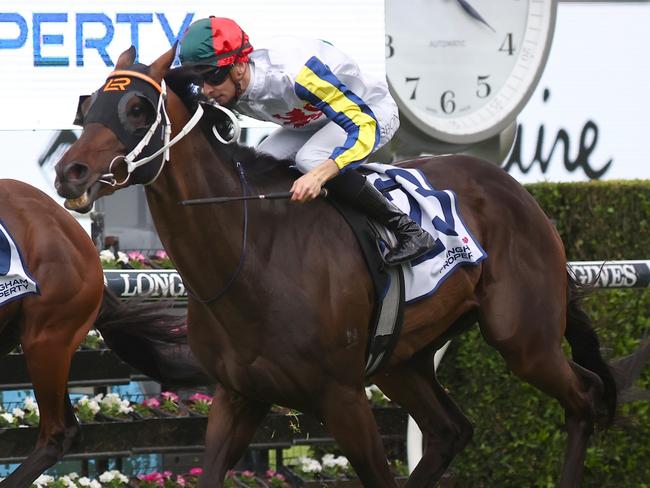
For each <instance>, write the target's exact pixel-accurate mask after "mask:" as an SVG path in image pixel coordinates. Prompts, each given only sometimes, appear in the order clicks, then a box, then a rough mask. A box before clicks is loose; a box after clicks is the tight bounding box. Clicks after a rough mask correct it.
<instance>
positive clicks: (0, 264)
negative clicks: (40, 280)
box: [0, 220, 40, 307]
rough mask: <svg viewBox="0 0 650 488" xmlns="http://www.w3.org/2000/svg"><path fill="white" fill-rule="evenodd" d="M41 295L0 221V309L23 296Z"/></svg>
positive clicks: (18, 251) (16, 247)
mask: <svg viewBox="0 0 650 488" xmlns="http://www.w3.org/2000/svg"><path fill="white" fill-rule="evenodd" d="M29 294H37V295H38V294H40V291H39V288H38V284H37V283H36V281H35V280H34V279H33V278H32V277H31V276H30V275H29V272H28V271H27V269H26V268H25V263H24V262H23V258H22V255H21V254H20V250H19V249H18V246H17V245H16V243H15V242H14V240H13V238H12V237H11V235H10V234H9V231H8V230H7V229H6V227H5V225H4V222H2V220H0V307H2V306H3V305H5V304H7V303H9V302H11V301H12V300H16V299H18V298H21V297H22V296H23V295H29Z"/></svg>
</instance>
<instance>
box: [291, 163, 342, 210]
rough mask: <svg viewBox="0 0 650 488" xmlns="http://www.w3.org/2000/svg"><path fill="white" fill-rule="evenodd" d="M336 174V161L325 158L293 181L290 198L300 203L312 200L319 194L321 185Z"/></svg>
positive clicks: (337, 169)
mask: <svg viewBox="0 0 650 488" xmlns="http://www.w3.org/2000/svg"><path fill="white" fill-rule="evenodd" d="M337 174H339V167H338V166H337V165H336V162H334V160H333V159H327V160H326V161H324V162H323V163H321V164H319V165H318V166H316V167H315V168H314V169H312V170H311V171H309V172H307V173H305V174H304V175H302V176H301V177H300V178H298V179H297V180H296V181H294V182H293V186H292V187H291V191H292V192H293V195H292V196H291V200H292V201H294V202H300V203H304V202H308V201H310V200H313V199H314V198H316V197H317V196H318V195H319V194H320V190H321V188H322V187H323V185H324V184H325V183H326V182H327V181H329V180H330V179H332V178H333V177H334V176H336V175H337Z"/></svg>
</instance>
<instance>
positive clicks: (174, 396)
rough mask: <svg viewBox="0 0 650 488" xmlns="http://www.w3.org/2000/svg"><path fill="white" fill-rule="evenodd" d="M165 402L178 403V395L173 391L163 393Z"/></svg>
mask: <svg viewBox="0 0 650 488" xmlns="http://www.w3.org/2000/svg"><path fill="white" fill-rule="evenodd" d="M160 396H161V397H163V398H164V399H165V400H171V401H172V402H178V395H177V394H176V393H174V392H171V391H163V392H162V393H161V394H160Z"/></svg>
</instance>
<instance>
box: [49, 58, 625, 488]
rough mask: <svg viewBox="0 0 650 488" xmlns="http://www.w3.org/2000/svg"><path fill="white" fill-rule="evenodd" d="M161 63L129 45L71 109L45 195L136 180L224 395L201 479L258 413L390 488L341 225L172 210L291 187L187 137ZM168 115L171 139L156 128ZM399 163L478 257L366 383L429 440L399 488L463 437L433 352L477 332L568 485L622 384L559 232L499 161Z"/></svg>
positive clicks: (439, 469) (183, 103) (271, 210)
mask: <svg viewBox="0 0 650 488" xmlns="http://www.w3.org/2000/svg"><path fill="white" fill-rule="evenodd" d="M174 52H175V51H174V49H172V50H170V51H168V52H167V53H165V54H164V55H162V56H161V57H160V58H158V59H157V60H156V61H155V62H154V63H152V64H151V65H149V66H147V65H143V64H134V60H135V49H134V48H133V47H131V48H130V49H128V50H127V51H125V52H123V53H122V54H121V55H120V57H119V59H118V62H117V64H116V70H115V71H114V72H113V73H111V74H110V75H109V77H108V79H107V81H106V83H105V84H104V85H103V86H102V87H101V88H100V89H99V90H98V91H97V92H95V94H94V95H93V96H92V97H91V98H89V99H86V101H84V102H83V103H80V107H79V111H78V114H77V120H78V121H79V122H80V123H81V124H82V125H83V127H84V129H83V132H82V134H81V136H80V138H79V140H78V141H77V142H75V143H74V144H73V145H72V146H71V147H70V148H69V149H68V151H67V152H66V153H65V154H64V155H63V156H62V158H61V160H60V161H59V162H58V164H57V166H56V172H57V177H56V187H57V190H58V193H59V194H60V195H61V196H63V197H65V198H66V199H67V201H66V206H67V207H68V208H70V209H75V210H77V211H80V212H85V211H89V210H90V208H91V206H92V204H93V202H94V201H95V200H96V199H97V198H100V197H101V196H103V195H107V194H110V193H112V192H114V191H117V190H119V189H121V188H123V187H126V186H129V185H131V184H135V183H143V184H146V185H147V186H146V196H147V201H148V204H149V207H150V210H151V213H152V216H153V219H154V221H155V225H156V228H157V230H158V232H159V235H160V238H161V240H162V242H163V245H164V247H165V249H166V250H167V252H168V253H169V255H170V256H171V258H172V259H173V261H174V263H175V265H176V267H177V269H178V271H179V272H180V274H181V276H182V278H183V281H184V283H185V284H186V287H187V289H188V294H189V301H188V337H189V343H190V347H191V349H192V351H193V352H194V354H195V355H196V356H197V358H198V359H199V361H200V362H201V364H202V365H203V366H204V367H205V369H206V370H207V371H208V372H209V373H210V374H211V375H213V376H214V377H215V378H217V380H218V382H219V383H220V385H221V386H222V388H219V389H218V390H217V392H216V395H215V398H214V400H213V403H212V407H211V410H210V414H209V418H208V427H207V433H206V446H205V449H206V450H205V455H204V465H203V475H202V477H201V479H200V482H199V484H200V486H202V487H206V486H223V485H222V483H223V479H224V476H225V475H226V472H227V471H228V469H230V468H231V467H232V466H233V465H234V464H235V462H236V461H237V460H238V459H239V458H240V456H241V455H242V453H243V452H244V450H245V448H246V447H247V445H248V443H249V442H250V441H251V438H252V436H253V434H254V432H255V430H256V428H257V426H258V425H259V424H260V422H261V421H262V420H263V419H264V417H265V416H266V414H267V412H268V411H269V406H270V405H271V404H279V405H284V406H287V407H292V408H295V409H298V410H302V411H309V412H313V413H315V414H316V415H318V416H319V417H320V418H321V419H322V421H323V422H324V424H325V426H326V427H327V428H328V430H329V431H330V433H331V434H332V435H333V437H334V438H335V439H336V441H337V443H338V445H339V447H340V449H341V450H342V451H343V453H344V454H345V455H346V456H347V457H348V459H349V460H350V462H351V464H352V466H353V467H354V469H355V471H356V472H357V474H358V476H359V477H360V479H361V481H362V482H363V484H364V485H365V486H368V487H394V486H396V483H395V480H394V478H393V476H392V475H391V473H390V470H389V467H388V465H387V462H386V454H385V452H384V449H383V446H382V444H381V439H380V436H379V433H378V431H377V427H376V424H375V421H374V418H373V415H372V411H371V409H370V407H369V405H368V402H367V400H366V397H365V394H364V388H363V386H364V380H365V378H364V364H365V363H364V359H365V351H366V342H367V340H368V328H369V323H370V318H371V313H372V310H373V304H374V300H375V293H374V290H373V284H372V282H371V280H370V277H369V274H368V272H367V270H366V267H365V264H364V260H363V258H362V256H361V253H360V248H359V245H358V243H357V241H356V240H355V237H354V235H353V233H352V231H351V230H350V229H349V228H348V227H347V224H346V223H345V221H344V220H343V218H342V217H341V216H340V215H339V214H338V213H337V211H336V210H334V209H333V208H332V206H331V205H329V204H328V202H326V201H324V200H323V199H317V200H315V201H313V202H310V203H308V204H304V205H295V204H291V203H289V202H287V201H281V200H273V201H268V200H266V201H260V202H256V203H255V204H254V205H253V204H248V203H247V202H246V201H244V202H243V203H240V204H229V205H220V206H181V205H179V202H180V201H183V200H187V199H192V198H197V197H206V196H215V195H220V196H229V197H235V196H241V195H243V194H264V193H269V192H277V191H286V190H287V189H288V188H290V186H291V181H292V179H293V178H295V173H294V172H293V170H291V169H290V168H288V167H287V164H286V162H281V161H276V160H274V159H272V158H271V157H269V156H267V155H263V154H258V153H256V152H255V150H253V149H251V148H246V147H243V146H239V145H237V144H230V145H226V144H223V143H220V142H217V141H215V140H214V138H213V137H211V135H210V134H211V130H212V125H213V123H214V121H213V120H211V119H210V118H209V117H204V118H203V119H201V120H200V122H199V127H200V128H201V130H191V125H192V123H193V121H194V120H195V119H194V118H193V115H192V114H193V112H194V110H195V108H196V106H195V105H196V104H195V103H193V102H191V100H189V99H188V98H187V97H185V96H184V95H183V93H184V87H183V85H182V84H180V83H175V82H174V80H175V79H176V78H175V75H174V71H176V70H170V66H171V64H172V62H173V59H174ZM166 78H167V81H168V82H169V84H170V85H172V89H170V90H167V87H166V86H167V85H166V84H165V82H164V80H165V79H166ZM194 113H195V114H196V112H194ZM167 117H168V120H169V126H170V127H171V137H172V139H171V140H170V138H169V137H165V136H164V135H163V134H164V131H165V127H166V126H167V122H166V120H167ZM143 148H144V150H143ZM141 150H142V153H141V154H140V152H141ZM166 150H169V151H170V152H169V155H170V157H169V162H167V164H165V161H166V158H165V157H163V153H164V152H165V151H166ZM138 157H140V158H141V159H137V158H138ZM402 165H403V166H405V167H413V168H419V169H420V170H422V171H423V172H424V173H425V174H426V176H427V177H428V178H429V179H430V181H431V182H433V184H434V186H436V187H437V188H445V189H451V190H453V191H454V192H455V193H456V194H457V195H459V196H460V197H459V204H460V207H461V213H462V215H463V216H464V219H465V223H466V224H467V226H468V227H469V228H470V229H471V231H472V233H473V235H474V236H476V237H477V239H478V241H479V242H481V244H482V246H483V247H484V249H485V250H486V251H487V253H488V258H487V259H486V260H484V261H483V262H482V263H481V264H480V265H478V266H470V267H464V268H461V269H459V270H457V271H456V272H455V273H454V274H453V275H452V276H451V277H450V278H449V279H448V280H447V281H446V282H445V283H444V284H443V285H442V286H441V287H440V288H439V290H438V291H437V293H436V294H434V295H433V296H431V297H428V298H426V299H422V300H420V301H418V302H416V303H413V304H409V305H408V306H407V307H406V310H405V314H404V324H403V328H402V331H401V335H400V337H399V341H398V344H397V346H396V348H395V350H394V353H393V355H392V357H391V359H390V361H389V362H388V364H387V365H386V366H384V367H383V369H382V370H380V371H379V372H378V373H377V374H375V375H374V376H373V377H371V378H370V380H371V381H373V382H374V383H376V384H377V385H378V386H379V387H380V388H381V389H382V390H383V391H384V393H386V394H387V395H388V396H389V397H390V398H391V399H392V400H394V401H396V402H397V403H399V404H400V405H402V406H403V407H404V408H405V409H406V410H407V411H408V412H409V413H410V414H411V415H412V416H413V418H414V419H415V420H416V422H417V423H418V425H419V427H420V429H421V430H422V431H423V434H424V437H425V438H426V440H427V442H426V450H425V452H424V455H423V457H422V460H421V461H420V463H419V464H418V465H417V467H416V469H415V470H414V471H413V473H412V474H411V476H410V478H409V481H408V485H407V486H418V487H419V486H432V485H434V484H435V482H436V481H437V480H438V479H439V478H440V477H441V476H442V474H443V473H444V471H445V469H446V468H447V466H448V465H449V463H450V462H451V461H452V459H453V458H454V456H456V455H457V454H458V453H459V452H460V451H461V450H462V449H463V448H464V447H465V445H466V444H467V443H468V441H469V440H470V438H471V436H472V426H471V424H470V422H469V421H468V419H467V418H466V417H465V416H464V415H463V414H462V412H461V411H460V409H459V408H458V407H457V406H456V405H455V404H454V402H453V401H452V400H451V399H450V398H449V397H448V395H447V393H446V392H445V390H444V389H443V388H442V387H441V385H440V384H439V383H438V381H437V380H436V378H435V374H434V373H433V366H432V359H433V354H434V351H435V350H436V349H437V348H438V347H440V345H441V344H442V343H443V342H444V341H445V340H447V339H448V338H449V337H451V336H453V335H455V334H458V333H460V332H461V331H463V330H465V329H466V328H468V327H469V326H471V325H472V324H474V323H475V322H476V321H478V324H479V326H480V329H481V331H482V333H483V336H484V337H485V340H486V341H487V342H488V343H489V344H490V345H492V346H493V347H494V348H496V349H497V350H498V351H499V352H500V354H501V355H502V356H503V358H504V359H505V361H506V363H507V365H508V367H509V368H510V369H511V370H512V371H513V372H514V373H515V374H516V375H518V376H519V377H521V378H522V379H524V380H525V381H527V382H529V383H531V384H532V385H534V386H536V387H537V388H539V389H540V390H542V391H544V392H545V393H547V394H549V395H551V396H552V397H554V398H556V399H557V400H558V401H559V402H560V403H561V405H562V406H563V407H564V409H565V411H566V427H567V432H568V445H567V449H566V455H565V459H564V466H563V470H562V473H561V482H560V486H562V487H573V486H577V485H578V484H579V482H580V479H581V476H582V472H583V460H584V457H585V451H586V446H587V441H588V439H589V437H590V435H591V434H592V431H593V430H594V427H595V424H596V421H597V420H599V419H601V418H604V419H606V420H611V419H612V417H613V416H614V413H615V409H616V404H617V386H616V382H615V379H614V376H613V375H612V372H611V371H610V368H609V366H608V365H607V363H606V362H605V360H604V359H603V358H602V356H601V354H600V351H599V344H598V339H597V336H596V333H595V331H594V330H593V329H592V327H591V325H590V322H589V319H588V317H587V316H586V315H585V314H584V312H582V310H581V309H580V308H579V305H578V303H577V301H576V300H575V299H574V298H575V291H576V285H575V283H574V282H573V280H572V279H571V278H569V277H568V276H567V271H566V256H565V252H564V248H563V244H562V242H561V239H560V237H559V235H558V233H557V231H556V230H555V229H554V227H553V225H552V224H551V222H550V221H549V219H548V218H547V217H546V216H545V214H544V212H543V211H542V210H541V209H540V207H539V206H538V204H537V203H536V201H535V200H534V199H533V198H532V197H531V196H530V194H529V193H528V192H527V191H526V190H525V189H524V188H523V187H522V186H521V185H520V184H519V183H518V182H516V181H515V180H514V179H513V178H512V177H510V176H509V175H508V174H507V173H505V172H504V171H503V170H501V169H500V168H498V167H497V166H495V165H494V164H490V163H488V162H485V161H482V160H479V159H475V158H471V157H466V156H462V155H451V156H443V157H435V158H431V157H426V158H420V159H416V160H412V161H407V162H404V163H402ZM235 205H236V206H235ZM563 337H566V338H567V339H568V341H569V343H570V344H571V346H572V349H573V358H572V359H569V358H567V357H566V356H565V354H564V353H563V351H562V349H561V342H562V339H563Z"/></svg>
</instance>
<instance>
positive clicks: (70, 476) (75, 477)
mask: <svg viewBox="0 0 650 488" xmlns="http://www.w3.org/2000/svg"><path fill="white" fill-rule="evenodd" d="M68 478H70V479H71V480H76V479H77V478H79V475H78V474H77V473H75V472H72V473H68Z"/></svg>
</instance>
